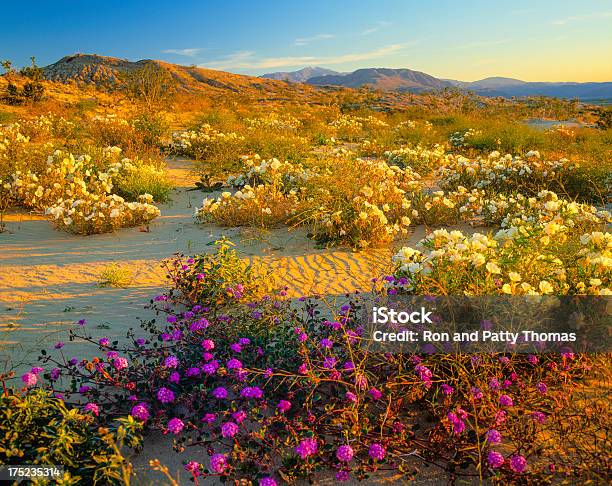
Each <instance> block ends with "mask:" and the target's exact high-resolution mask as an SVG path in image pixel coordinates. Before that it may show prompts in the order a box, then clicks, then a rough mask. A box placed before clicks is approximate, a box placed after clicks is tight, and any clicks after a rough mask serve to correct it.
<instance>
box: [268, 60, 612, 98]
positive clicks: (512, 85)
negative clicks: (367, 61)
mask: <svg viewBox="0 0 612 486" xmlns="http://www.w3.org/2000/svg"><path fill="white" fill-rule="evenodd" d="M315 73H316V74H315ZM310 74H312V76H309V75H310ZM262 77H271V78H273V79H284V80H287V81H291V82H302V83H303V82H305V83H307V84H312V85H316V86H344V87H348V88H360V87H362V86H371V87H373V88H375V89H380V90H383V91H399V92H416V93H419V92H426V91H433V90H440V89H444V88H458V89H461V90H466V91H472V92H474V93H476V94H478V95H481V96H489V97H494V96H503V97H507V98H509V97H513V96H515V97H523V96H552V97H557V98H580V99H585V100H589V99H610V98H612V82H603V83H571V82H566V83H554V82H528V81H521V80H520V79H512V78H503V77H491V78H485V79H481V80H479V81H472V82H469V81H457V80H453V79H439V78H435V77H434V76H430V75H429V74H426V73H422V72H420V71H413V70H411V69H388V68H368V69H358V70H356V71H354V72H352V73H338V72H334V71H331V70H328V69H324V68H319V67H314V68H304V69H300V70H299V71H294V72H284V73H271V74H264V75H263V76H262Z"/></svg>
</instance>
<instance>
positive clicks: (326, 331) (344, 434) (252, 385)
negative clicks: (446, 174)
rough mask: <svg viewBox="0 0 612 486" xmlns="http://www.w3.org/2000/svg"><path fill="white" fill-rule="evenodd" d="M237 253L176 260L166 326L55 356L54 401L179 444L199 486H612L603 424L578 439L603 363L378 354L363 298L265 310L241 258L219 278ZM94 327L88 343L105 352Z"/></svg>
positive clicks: (269, 301) (51, 359) (159, 302)
mask: <svg viewBox="0 0 612 486" xmlns="http://www.w3.org/2000/svg"><path fill="white" fill-rule="evenodd" d="M438 236H440V235H438ZM475 241H476V239H475ZM226 251H227V249H226V250H223V249H220V251H219V252H218V253H217V254H213V255H209V256H202V257H194V258H191V259H184V258H178V259H177V260H175V261H174V262H169V263H168V265H169V268H170V274H169V275H170V281H171V282H172V289H171V290H170V291H169V292H168V293H165V294H161V295H159V296H157V297H155V298H154V299H153V306H154V308H155V309H156V310H157V312H158V313H159V314H160V316H163V317H165V319H163V321H162V322H163V323H162V324H156V323H155V322H148V323H143V324H142V328H143V330H144V332H145V334H144V335H140V336H139V335H137V334H136V333H135V332H134V331H129V332H128V338H129V343H128V344H127V345H126V346H125V347H122V346H120V345H118V343H116V342H115V343H111V342H110V340H109V339H107V338H101V339H99V340H97V341H96V342H97V344H98V345H99V351H100V356H99V357H96V358H94V359H92V360H82V361H78V360H77V359H74V360H72V361H71V362H68V363H65V362H64V361H63V360H61V359H57V358H55V356H54V354H45V355H44V357H43V363H42V364H43V365H45V366H48V367H52V368H51V370H50V371H49V372H48V373H49V376H50V377H52V378H53V379H54V380H55V381H54V387H55V389H56V390H61V389H63V387H64V383H66V384H69V383H73V384H72V385H70V386H69V389H68V390H67V391H66V392H65V396H66V399H68V398H69V397H71V396H74V395H76V396H78V397H79V398H80V399H81V401H84V402H85V401H86V402H87V403H88V404H89V409H90V410H98V411H99V413H100V417H99V420H113V418H114V417H117V416H125V415H126V414H129V415H130V416H131V417H132V420H133V421H137V422H139V423H141V424H142V425H143V426H144V427H145V428H146V429H149V430H158V431H162V432H163V433H165V434H171V435H172V436H173V437H174V448H175V450H176V451H178V452H181V453H182V454H185V459H184V463H185V469H186V470H187V471H188V473H189V474H191V475H192V476H193V478H194V479H195V480H211V479H213V478H220V479H222V480H228V479H229V480H247V481H249V480H250V481H258V480H259V481H261V482H262V484H266V485H272V484H277V481H287V482H292V481H296V480H300V479H307V480H311V481H316V480H317V478H319V477H320V476H319V475H320V474H327V475H328V474H330V473H331V474H335V477H336V480H338V481H344V480H347V479H351V478H354V479H361V480H368V479H370V478H371V475H372V474H374V473H376V472H378V471H381V472H385V471H395V472H397V473H399V474H400V475H401V476H402V477H403V478H407V479H415V478H418V476H419V473H420V471H421V469H422V464H425V463H430V464H434V465H435V466H436V467H439V469H440V472H441V473H442V474H446V475H447V476H448V478H449V480H451V479H452V480H471V481H473V480H480V481H485V480H486V481H489V482H492V483H495V484H514V483H521V482H523V483H524V482H527V483H529V482H532V483H538V482H544V481H555V480H562V479H568V478H571V480H584V481H587V480H589V479H590V480H595V481H597V480H601V479H603V477H604V476H605V474H606V473H605V470H602V469H601V454H602V452H603V451H605V448H606V443H607V442H606V440H605V438H602V440H601V441H600V440H598V441H595V442H594V441H590V442H589V441H588V440H587V441H585V439H586V438H587V437H593V434H596V435H597V437H598V438H599V437H601V436H602V434H601V432H597V431H596V428H597V427H598V423H597V421H594V422H592V423H589V422H586V421H585V422H584V423H583V425H584V428H569V427H564V420H566V419H567V415H566V413H565V410H566V409H567V407H568V406H570V404H571V403H572V398H573V396H574V392H575V391H576V390H577V388H578V387H579V385H580V381H581V380H582V379H583V377H584V376H585V375H587V374H588V372H589V371H588V370H589V369H591V366H592V364H593V363H592V361H591V360H590V359H589V358H588V357H586V356H582V355H576V354H572V353H566V354H563V355H558V354H556V355H555V354H547V355H540V356H535V355H520V354H512V355H503V354H477V355H466V354H460V355H449V354H432V355H415V354H408V353H405V354H389V353H380V352H375V351H373V350H372V349H371V348H370V347H369V345H368V338H367V336H365V335H364V329H363V327H362V325H361V318H360V310H361V309H362V308H363V305H364V300H363V297H356V296H353V297H351V298H350V299H348V301H347V303H346V304H345V305H343V306H342V307H341V308H333V309H332V310H331V311H330V310H326V309H327V306H328V305H329V304H328V303H325V302H324V301H320V300H318V299H315V298H312V299H301V300H302V302H301V304H298V306H297V308H296V306H289V305H288V304H287V303H286V302H283V301H281V300H278V299H277V296H278V297H281V298H282V297H283V293H284V291H280V293H278V294H277V296H275V295H268V296H263V297H262V296H261V294H259V292H255V293H256V294H258V295H259V296H258V297H255V295H254V294H253V292H254V290H255V289H256V287H257V282H258V279H257V278H255V279H253V280H249V279H248V278H247V280H245V279H244V278H243V277H244V275H245V274H244V273H243V271H242V269H241V268H240V267H239V266H236V260H234V258H233V257H232V258H230V259H229V261H228V262H227V264H228V268H227V271H228V272H229V276H222V277H221V278H219V275H220V273H219V272H220V271H222V268H223V267H224V264H223V263H222V262H225V261H227V253H225V254H224V252H226ZM459 275H460V274H459ZM386 280H388V279H386ZM391 280H393V279H392V278H391ZM238 285H241V286H240V287H239V286H238ZM83 325H84V326H85V327H83V328H82V329H80V330H77V331H74V332H73V333H72V335H73V337H74V338H77V337H79V338H81V339H85V340H89V341H92V342H93V341H94V340H93V339H92V338H91V336H90V335H89V333H88V332H87V330H86V329H87V328H86V325H85V323H83ZM601 369H605V368H601ZM73 380H74V381H73ZM24 381H26V382H27V384H29V386H35V383H32V381H31V380H30V378H29V376H28V377H24ZM77 390H78V392H77ZM298 404H299V406H298ZM577 406H578V405H577V404H576V403H574V404H573V407H574V408H576V407H577ZM577 413H579V414H580V413H584V412H577ZM560 433H564V434H566V435H567V437H566V438H565V441H561V442H559V443H555V444H551V443H550V442H549V441H548V437H550V435H551V434H555V436H558V434H560ZM564 443H568V444H572V447H573V446H577V448H576V449H573V450H571V451H570V450H569V449H565V448H564ZM191 446H200V447H204V448H206V450H207V456H208V457H202V455H201V454H194V453H191V452H190V451H191V450H192V447H191ZM550 464H554V467H550Z"/></svg>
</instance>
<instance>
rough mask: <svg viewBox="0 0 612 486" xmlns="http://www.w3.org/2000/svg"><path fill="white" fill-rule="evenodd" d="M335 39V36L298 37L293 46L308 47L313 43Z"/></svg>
mask: <svg viewBox="0 0 612 486" xmlns="http://www.w3.org/2000/svg"><path fill="white" fill-rule="evenodd" d="M333 38H334V35H333V34H317V35H313V36H311V37H298V38H297V39H295V41H294V42H293V44H294V45H296V46H306V45H308V44H310V43H311V42H316V41H320V40H325V39H333Z"/></svg>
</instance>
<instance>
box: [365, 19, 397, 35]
mask: <svg viewBox="0 0 612 486" xmlns="http://www.w3.org/2000/svg"><path fill="white" fill-rule="evenodd" d="M390 25H391V22H387V21H386V20H380V21H378V22H376V25H373V26H372V27H370V28H368V29H366V30H364V31H363V32H362V33H361V35H370V34H373V33H374V32H378V31H379V30H382V29H384V28H385V27H389V26H390Z"/></svg>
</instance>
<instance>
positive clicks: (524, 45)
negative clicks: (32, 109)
mask: <svg viewBox="0 0 612 486" xmlns="http://www.w3.org/2000/svg"><path fill="white" fill-rule="evenodd" d="M3 4H4V5H2V9H1V10H0V11H2V14H3V23H2V29H0V59H7V58H8V59H11V60H12V61H13V62H14V63H15V64H16V65H18V66H21V65H24V64H27V63H28V59H29V57H30V56H31V55H35V56H36V58H37V59H38V61H39V64H41V65H45V64H49V63H51V62H54V61H56V60H58V59H59V58H61V57H63V56H65V55H68V54H72V53H75V52H84V53H96V54H101V55H108V56H115V57H121V58H127V59H131V60H138V59H143V58H145V59H146V58H149V59H163V60H165V61H169V62H174V63H178V64H196V65H200V66H202V67H209V68H213V69H222V70H226V71H231V72H237V73H244V74H262V73H265V72H272V71H290V70H295V69H299V68H301V67H304V66H306V65H311V66H315V65H317V66H324V67H328V68H330V69H335V70H338V71H352V70H354V69H358V68H362V67H395V68H399V67H407V68H411V69H416V70H419V71H424V72H426V73H429V74H432V75H434V76H438V77H442V78H453V79H461V80H466V81H472V80H476V79H480V78H483V77H487V76H509V77H516V78H520V79H524V80H527V81H612V1H610V0H582V1H579V0H573V1H567V0H556V1H549V0H540V1H536V0H531V1H523V0H513V1H506V2H501V1H495V0H489V1H479V0H474V1H471V0H463V1H450V0H436V1H432V2H427V1H423V0H415V1H413V0H403V1H402V0H398V1H394V0H378V1H369V0H353V1H341V0H327V1H320V0H308V1H297V0H294V1H286V2H281V1H264V0H251V1H230V0H227V1H214V2H211V1H180V2H179V1H174V2H168V1H158V0H148V1H127V0H126V1H114V0H109V1H105V2H98V3H96V2H87V1H81V2H77V1H72V2H67V1H53V2H52V1H48V2H42V1H36V0H33V1H31V2H29V3H28V8H24V5H20V4H19V2H3Z"/></svg>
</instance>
